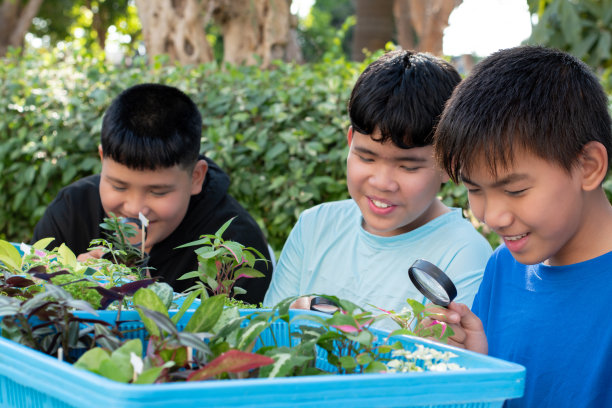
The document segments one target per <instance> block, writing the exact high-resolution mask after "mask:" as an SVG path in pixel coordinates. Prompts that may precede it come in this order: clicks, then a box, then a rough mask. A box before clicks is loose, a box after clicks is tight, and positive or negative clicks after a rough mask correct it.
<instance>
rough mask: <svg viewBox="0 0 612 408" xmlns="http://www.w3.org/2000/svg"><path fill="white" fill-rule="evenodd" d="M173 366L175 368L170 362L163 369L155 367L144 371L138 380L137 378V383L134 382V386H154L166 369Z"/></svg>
mask: <svg viewBox="0 0 612 408" xmlns="http://www.w3.org/2000/svg"><path fill="white" fill-rule="evenodd" d="M172 366H174V363H173V362H172V361H168V362H166V363H165V364H164V365H163V366H161V367H153V368H149V369H148V370H144V371H143V372H142V373H141V374H140V375H139V376H138V378H136V381H134V382H133V384H153V383H154V382H155V381H156V380H157V379H158V378H159V376H160V375H161V373H162V371H163V370H164V369H166V368H169V367H172Z"/></svg>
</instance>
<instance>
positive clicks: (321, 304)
mask: <svg viewBox="0 0 612 408" xmlns="http://www.w3.org/2000/svg"><path fill="white" fill-rule="evenodd" d="M338 309H340V307H339V306H338V305H337V304H336V302H334V301H332V300H331V299H327V298H324V297H321V296H315V297H314V298H312V299H311V300H310V310H315V311H317V312H322V313H327V314H331V315H333V314H334V313H336V312H337V311H338Z"/></svg>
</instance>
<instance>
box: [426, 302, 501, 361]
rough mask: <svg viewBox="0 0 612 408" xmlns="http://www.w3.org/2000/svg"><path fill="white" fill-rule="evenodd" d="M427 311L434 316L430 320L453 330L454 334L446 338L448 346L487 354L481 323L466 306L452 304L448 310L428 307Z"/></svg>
mask: <svg viewBox="0 0 612 408" xmlns="http://www.w3.org/2000/svg"><path fill="white" fill-rule="evenodd" d="M427 311H428V312H430V313H433V314H434V315H433V316H431V318H432V319H436V320H438V321H440V322H445V323H446V324H448V325H449V326H450V328H451V329H453V332H454V334H453V335H452V336H451V337H449V338H448V344H450V345H451V346H455V347H461V348H464V349H467V350H471V351H476V352H478V353H483V354H487V352H488V349H489V345H488V343H487V336H486V335H485V332H484V328H483V327H482V322H481V321H480V319H479V318H478V316H476V315H475V314H474V313H472V312H471V311H470V308H468V307H467V306H466V305H464V304H463V303H455V302H452V303H451V304H450V305H449V306H448V309H444V308H441V307H436V306H430V307H428V308H427Z"/></svg>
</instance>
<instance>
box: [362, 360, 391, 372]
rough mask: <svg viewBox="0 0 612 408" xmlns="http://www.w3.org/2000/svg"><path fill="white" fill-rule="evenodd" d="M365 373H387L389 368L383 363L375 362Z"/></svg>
mask: <svg viewBox="0 0 612 408" xmlns="http://www.w3.org/2000/svg"><path fill="white" fill-rule="evenodd" d="M363 371H364V372H366V373H386V372H387V366H386V365H384V364H383V363H381V362H380V361H373V362H372V363H371V364H370V365H368V366H367V367H366V368H365V370H363Z"/></svg>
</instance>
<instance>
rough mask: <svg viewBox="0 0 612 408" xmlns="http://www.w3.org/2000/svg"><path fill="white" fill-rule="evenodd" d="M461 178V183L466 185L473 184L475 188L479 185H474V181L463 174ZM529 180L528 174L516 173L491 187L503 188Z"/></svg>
mask: <svg viewBox="0 0 612 408" xmlns="http://www.w3.org/2000/svg"><path fill="white" fill-rule="evenodd" d="M460 178H461V181H463V182H464V183H468V184H472V185H474V186H477V185H478V183H474V182H473V181H472V180H470V179H469V178H468V177H466V176H464V175H463V174H461V175H460ZM528 178H529V176H528V175H527V174H518V173H514V174H510V175H509V176H507V177H504V178H502V179H499V180H496V181H495V182H494V183H493V184H492V185H491V187H493V188H497V187H502V186H505V185H508V184H510V183H514V182H516V181H522V180H526V179H528Z"/></svg>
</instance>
